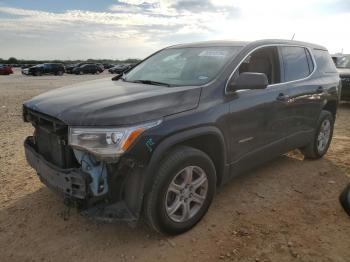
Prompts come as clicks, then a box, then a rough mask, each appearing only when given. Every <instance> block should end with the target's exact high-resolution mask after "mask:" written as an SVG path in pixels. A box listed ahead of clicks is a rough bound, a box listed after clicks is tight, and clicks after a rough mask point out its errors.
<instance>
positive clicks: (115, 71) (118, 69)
mask: <svg viewBox="0 0 350 262" xmlns="http://www.w3.org/2000/svg"><path fill="white" fill-rule="evenodd" d="M133 66H134V65H133V64H120V65H116V66H114V67H112V68H110V69H109V70H108V72H110V73H111V74H121V73H123V72H124V71H126V70H128V69H130V68H132V67H133Z"/></svg>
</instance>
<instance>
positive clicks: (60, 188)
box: [24, 137, 88, 200]
mask: <svg viewBox="0 0 350 262" xmlns="http://www.w3.org/2000/svg"><path fill="white" fill-rule="evenodd" d="M24 149H25V155H26V159H27V161H28V163H29V165H30V166H31V167H32V168H34V169H35V170H36V172H37V173H38V176H39V177H40V180H41V181H42V182H43V183H44V184H45V185H46V186H47V187H49V188H51V189H53V190H54V191H56V192H57V193H58V194H59V195H61V196H63V197H71V198H76V199H81V200H83V199H85V198H86V195H87V183H86V181H87V179H88V177H87V174H85V173H83V172H82V171H81V170H80V169H78V168H70V169H61V168H58V167H57V166H55V165H53V164H51V163H50V162H48V161H46V160H45V159H44V158H43V157H42V156H41V155H40V154H38V153H37V152H36V150H35V148H34V143H33V137H28V138H27V139H26V140H25V142H24Z"/></svg>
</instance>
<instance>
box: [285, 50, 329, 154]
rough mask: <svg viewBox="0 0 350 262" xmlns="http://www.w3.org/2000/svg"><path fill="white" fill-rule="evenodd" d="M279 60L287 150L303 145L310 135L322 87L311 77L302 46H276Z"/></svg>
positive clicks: (310, 59)
mask: <svg viewBox="0 0 350 262" xmlns="http://www.w3.org/2000/svg"><path fill="white" fill-rule="evenodd" d="M279 49H280V53H281V56H282V61H283V76H282V81H283V82H284V85H285V86H287V87H288V88H289V96H290V99H289V103H288V113H289V116H290V121H289V123H288V139H287V144H288V148H289V149H293V148H298V147H300V146H304V145H305V144H306V143H308V141H310V137H311V135H312V132H313V129H314V127H315V121H317V117H318V115H319V110H320V107H321V106H322V99H323V98H322V97H323V93H324V90H323V87H322V85H321V84H320V82H319V80H318V78H317V77H313V76H312V74H313V73H314V71H315V69H316V66H315V62H314V59H313V56H312V54H311V52H310V50H309V49H308V48H306V47H303V46H281V47H279Z"/></svg>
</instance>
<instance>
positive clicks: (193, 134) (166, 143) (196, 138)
mask: <svg viewBox="0 0 350 262" xmlns="http://www.w3.org/2000/svg"><path fill="white" fill-rule="evenodd" d="M203 139H204V140H203ZM203 141H204V142H203ZM178 145H185V146H190V147H193V148H196V149H198V150H201V151H203V152H204V153H206V154H207V155H208V156H209V157H210V158H211V159H212V161H213V163H214V166H215V170H216V176H217V185H221V183H222V180H223V177H224V176H225V174H226V172H228V168H227V165H226V163H227V161H226V145H225V140H224V136H223V135H222V133H221V131H220V130H219V129H218V128H217V127H213V126H209V127H199V128H195V129H191V130H187V131H183V132H180V133H176V134H174V135H172V136H170V137H168V138H166V139H165V140H163V141H162V142H161V143H160V144H159V145H158V146H157V148H156V149H155V151H154V153H153V155H152V157H151V160H150V162H149V164H148V167H147V170H146V172H145V184H144V193H145V194H146V193H147V192H148V191H149V190H150V188H151V186H152V181H153V180H154V177H155V175H156V170H157V166H158V165H159V162H160V161H161V159H162V158H163V157H164V155H165V154H166V153H167V152H169V151H170V150H171V149H172V148H174V147H175V146H178Z"/></svg>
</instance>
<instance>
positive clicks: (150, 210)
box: [144, 146, 216, 235]
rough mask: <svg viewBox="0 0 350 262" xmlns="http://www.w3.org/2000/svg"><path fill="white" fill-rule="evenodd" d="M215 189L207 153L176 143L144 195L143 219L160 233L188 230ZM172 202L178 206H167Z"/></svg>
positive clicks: (206, 207) (171, 233)
mask: <svg viewBox="0 0 350 262" xmlns="http://www.w3.org/2000/svg"><path fill="white" fill-rule="evenodd" d="M188 172H191V174H192V175H191V176H190V177H192V178H193V180H188V181H190V183H187V186H186V187H185V186H184V185H186V180H185V179H186V177H188V176H187V174H188ZM204 177H205V178H206V180H205V179H204ZM182 179H183V181H181V180H182ZM179 180H180V181H179ZM180 183H181V185H180ZM173 185H176V191H177V193H175V191H174V192H173V191H172V190H170V187H171V186H173ZM199 185H200V186H199ZM179 188H181V191H180V189H179ZM215 190H216V172H215V167H214V164H213V162H212V160H211V159H210V158H209V157H208V155H206V154H205V153H204V152H202V151H200V150H197V149H194V148H191V147H187V146H177V147H176V148H174V149H173V150H172V151H170V152H169V153H168V154H167V155H166V156H165V157H164V159H163V160H162V161H161V163H160V166H159V169H158V171H157V173H156V178H155V181H154V184H153V186H152V188H151V190H150V192H149V193H148V194H147V196H146V198H145V203H144V213H145V219H146V222H147V223H148V224H149V226H150V227H151V228H153V229H154V230H156V231H158V232H160V233H163V234H168V235H177V234H181V233H183V232H185V231H188V230H189V229H191V228H192V227H193V226H195V225H196V224H197V223H198V222H199V221H200V220H201V219H202V217H203V216H204V215H205V214H206V212H207V211H208V208H209V206H210V204H211V202H212V200H213V197H214V195H215ZM180 192H182V193H180ZM195 199H196V200H195ZM198 200H200V201H199V202H197V201H198ZM177 204H180V205H177ZM175 206H178V208H174V209H173V210H174V212H171V207H175ZM186 206H187V207H189V209H186V208H185V207H186ZM185 209H186V210H189V212H185ZM186 214H188V215H187V216H186Z"/></svg>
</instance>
